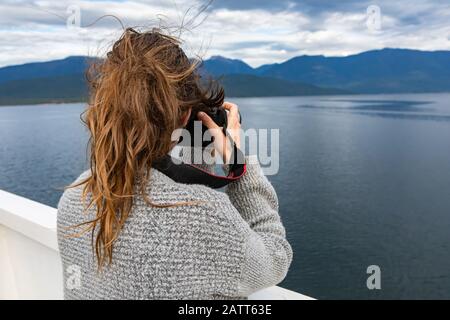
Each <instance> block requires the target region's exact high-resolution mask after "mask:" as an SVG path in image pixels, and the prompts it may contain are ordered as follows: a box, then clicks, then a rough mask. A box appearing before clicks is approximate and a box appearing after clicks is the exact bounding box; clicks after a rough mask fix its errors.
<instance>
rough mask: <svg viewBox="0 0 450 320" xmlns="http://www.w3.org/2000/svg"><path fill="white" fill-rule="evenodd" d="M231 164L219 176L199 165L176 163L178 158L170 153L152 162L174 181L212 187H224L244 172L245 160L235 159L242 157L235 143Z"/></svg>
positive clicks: (154, 166)
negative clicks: (225, 173) (223, 173)
mask: <svg viewBox="0 0 450 320" xmlns="http://www.w3.org/2000/svg"><path fill="white" fill-rule="evenodd" d="M232 159H233V164H231V165H229V166H230V168H229V171H228V175H227V176H220V175H216V174H213V173H211V172H209V171H207V170H205V169H203V168H201V167H198V166H196V165H193V164H187V163H180V164H178V163H176V162H179V161H180V160H178V159H177V160H176V161H174V159H173V158H172V157H171V156H170V155H166V156H165V157H163V158H161V159H160V160H158V161H155V162H154V163H153V168H155V169H157V170H158V171H160V172H162V173H163V174H165V175H166V176H168V177H169V178H171V179H172V180H174V181H175V182H179V183H185V184H202V185H205V186H208V187H210V188H213V189H219V188H222V187H225V186H226V185H228V184H229V183H231V182H233V181H236V180H238V179H239V178H241V177H242V176H243V175H244V174H245V172H246V165H245V161H237V160H239V159H244V157H243V155H242V151H240V150H239V149H238V148H237V147H236V145H234V150H233V154H232Z"/></svg>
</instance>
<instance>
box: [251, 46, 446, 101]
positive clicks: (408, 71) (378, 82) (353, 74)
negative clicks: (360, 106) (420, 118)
mask: <svg viewBox="0 0 450 320" xmlns="http://www.w3.org/2000/svg"><path fill="white" fill-rule="evenodd" d="M255 73H256V74H259V75H264V76H270V77H276V78H281V79H286V80H290V81H301V82H307V83H310V84H314V85H317V86H323V87H335V88H340V89H345V90H349V91H352V92H356V93H400V92H438V91H450V51H432V52H430V51H418V50H407V49H382V50H374V51H367V52H363V53H360V54H356V55H351V56H347V57H324V56H300V57H295V58H292V59H290V60H288V61H286V62H283V63H280V64H272V65H266V66H262V67H260V68H257V69H256V70H255Z"/></svg>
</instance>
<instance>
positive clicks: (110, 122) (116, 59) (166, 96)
mask: <svg viewBox="0 0 450 320" xmlns="http://www.w3.org/2000/svg"><path fill="white" fill-rule="evenodd" d="M198 61H199V60H190V59H189V58H188V57H187V56H186V54H185V53H184V52H183V50H182V49H181V47H180V41H179V40H178V39H177V38H175V37H172V36H170V35H167V34H164V33H162V31H160V30H156V29H154V30H151V31H147V32H138V31H136V30H134V29H131V28H129V29H126V30H125V31H124V33H123V34H122V36H121V37H120V39H119V40H118V41H117V42H115V43H114V45H113V47H112V50H111V51H110V52H108V54H107V56H106V58H105V59H103V60H100V61H98V62H97V63H95V64H93V65H92V66H91V68H90V69H89V71H88V80H89V84H90V101H89V104H88V107H87V110H86V111H85V112H84V114H83V122H84V123H85V125H86V126H87V128H88V130H89V132H90V140H89V145H88V148H89V157H90V169H91V175H90V176H89V177H88V178H86V179H85V180H83V181H81V182H80V183H78V184H76V185H72V186H69V188H70V187H75V186H80V185H84V188H83V195H82V201H83V202H84V203H85V209H86V210H88V209H89V208H91V207H93V208H95V212H96V215H95V218H94V219H93V220H90V221H87V222H84V223H82V224H80V225H78V226H76V227H80V226H84V229H83V231H82V232H81V233H79V234H82V233H84V232H87V231H91V232H92V246H93V250H94V251H95V254H96V257H97V262H98V267H99V269H101V268H102V266H104V265H105V264H110V263H111V262H112V256H113V245H114V242H115V241H116V239H117V238H118V235H119V233H120V231H121V229H122V227H123V225H124V223H125V221H126V220H127V218H128V216H129V215H130V213H131V209H132V206H133V199H134V197H136V196H137V195H138V196H142V197H143V198H144V199H145V200H146V203H148V204H149V205H154V206H171V205H173V204H168V205H164V204H163V205H156V204H153V203H152V202H151V200H150V199H149V198H148V195H147V194H146V189H147V188H146V186H147V184H148V183H149V182H150V181H149V178H150V170H151V167H152V163H153V162H154V161H155V160H157V159H159V158H161V157H163V156H164V155H166V154H167V153H169V152H170V150H171V149H172V148H173V145H174V144H173V141H171V135H172V132H173V131H174V130H175V129H177V128H180V127H181V126H182V118H183V115H185V114H186V112H187V111H188V110H189V109H190V108H193V109H194V110H195V109H196V108H204V107H208V106H212V105H214V106H215V105H218V104H219V105H221V104H222V103H223V99H224V92H223V89H222V88H221V87H220V86H218V85H217V84H216V85H213V86H208V88H206V87H205V86H204V84H202V83H201V81H200V76H199V72H198V66H199V62H198ZM210 84H211V83H210ZM150 183H151V182H150ZM88 198H89V201H88V200H87V199H88ZM175 205H176V204H175Z"/></svg>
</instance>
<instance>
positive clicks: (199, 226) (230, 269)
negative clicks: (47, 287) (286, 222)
mask: <svg viewBox="0 0 450 320" xmlns="http://www.w3.org/2000/svg"><path fill="white" fill-rule="evenodd" d="M246 160H247V163H248V164H247V173H246V174H245V175H244V177H242V178H241V179H240V180H239V181H236V182H233V183H231V184H230V185H229V186H228V187H227V188H226V192H225V193H224V192H220V191H216V190H213V189H210V188H208V187H205V186H202V185H187V184H180V183H176V182H174V181H173V180H171V179H170V178H169V177H167V176H165V175H164V174H162V173H161V172H159V171H157V170H155V169H152V170H151V176H150V182H149V185H148V187H147V193H148V195H149V197H150V199H151V200H152V201H153V202H154V203H158V204H168V203H179V202H183V201H197V204H194V205H192V204H191V205H183V206H174V207H169V208H158V207H153V206H149V205H147V204H146V203H145V202H144V200H143V199H141V197H139V196H136V197H135V199H134V203H133V208H132V211H131V214H130V216H129V217H128V219H127V221H126V223H125V225H124V227H123V229H122V231H121V233H120V235H119V238H118V239H117V240H116V242H115V243H114V248H113V260H112V264H110V265H107V266H105V267H104V268H103V269H102V270H101V271H98V270H97V260H96V256H95V254H94V253H93V251H92V245H91V233H90V232H87V233H84V234H82V235H81V236H71V235H74V234H76V233H77V232H79V231H80V229H71V228H70V227H71V226H74V225H77V224H80V223H82V222H86V221H88V220H91V219H93V218H94V216H95V212H94V210H95V209H94V208H93V209H90V210H89V211H88V212H86V213H84V211H83V208H84V206H83V203H82V202H81V193H82V188H83V187H82V186H80V187H76V188H71V189H67V190H66V191H65V192H64V194H63V196H62V197H61V199H60V202H59V204H58V243H59V250H60V255H61V259H62V264H63V271H64V284H65V286H64V296H65V298H66V299H245V298H246V297H247V296H248V295H249V294H251V293H253V292H255V291H257V290H260V289H262V288H265V287H269V286H273V285H276V284H277V283H279V282H281V281H282V280H283V279H284V277H285V275H286V273H287V271H288V268H289V265H290V263H291V260H292V250H291V247H290V245H289V243H288V242H287V241H286V237H285V229H284V227H283V225H282V223H281V221H280V216H279V215H278V200H277V196H276V193H275V191H274V189H273V187H272V186H271V184H270V183H269V181H268V180H267V179H266V177H265V176H264V175H263V173H262V170H261V167H260V166H259V164H258V163H256V162H255V161H253V159H248V158H247V159H246ZM88 174H89V172H85V173H83V174H82V175H81V176H80V177H79V178H78V179H77V181H80V179H83V178H85V177H87V175H88Z"/></svg>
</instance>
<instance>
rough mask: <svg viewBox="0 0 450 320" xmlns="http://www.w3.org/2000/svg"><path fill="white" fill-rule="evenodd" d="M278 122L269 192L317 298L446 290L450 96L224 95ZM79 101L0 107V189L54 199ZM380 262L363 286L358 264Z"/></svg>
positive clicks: (73, 172)
mask: <svg viewBox="0 0 450 320" xmlns="http://www.w3.org/2000/svg"><path fill="white" fill-rule="evenodd" d="M232 100H233V101H235V102H237V103H238V104H239V105H240V106H241V112H242V115H243V118H244V124H245V126H246V127H256V128H280V153H281V159H280V171H279V173H278V174H277V175H275V176H270V177H269V179H270V180H271V181H272V182H273V184H274V186H275V188H276V189H277V191H278V195H279V200H280V208H281V215H282V219H283V221H284V223H285V225H286V228H287V232H288V238H289V240H290V242H291V244H292V246H293V248H294V261H293V264H292V267H291V270H290V272H289V274H288V277H287V279H286V280H285V281H284V283H283V284H282V285H283V286H285V287H288V288H290V289H293V290H297V291H300V292H302V293H305V294H309V295H311V296H314V297H316V298H320V299H325V298H354V299H359V298H368V299H377V298H387V299H389V298H450V94H433V95H389V96H380V95H376V96H339V97H307V98H305V97H289V98H245V99H232ZM82 110H83V105H81V104H67V105H41V106H20V107H2V108H0V138H1V141H0V189H4V190H8V191H11V192H14V193H17V194H20V195H23V196H26V197H29V198H31V199H34V200H37V201H40V202H43V203H46V204H48V205H51V206H56V204H57V201H58V199H59V196H60V194H61V191H60V190H61V188H62V187H64V186H65V185H67V184H69V183H70V182H72V181H73V179H74V178H75V177H76V176H77V175H78V174H79V173H80V172H81V171H82V170H84V169H85V168H86V165H85V158H86V156H85V150H86V140H87V135H86V132H85V130H84V128H83V127H82V125H81V123H80V120H79V115H80V113H81V111H82ZM369 265H378V266H380V268H381V279H382V284H381V285H382V289H381V290H372V291H370V290H368V289H367V287H366V279H367V276H368V275H367V274H366V269H367V267H368V266H369Z"/></svg>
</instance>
